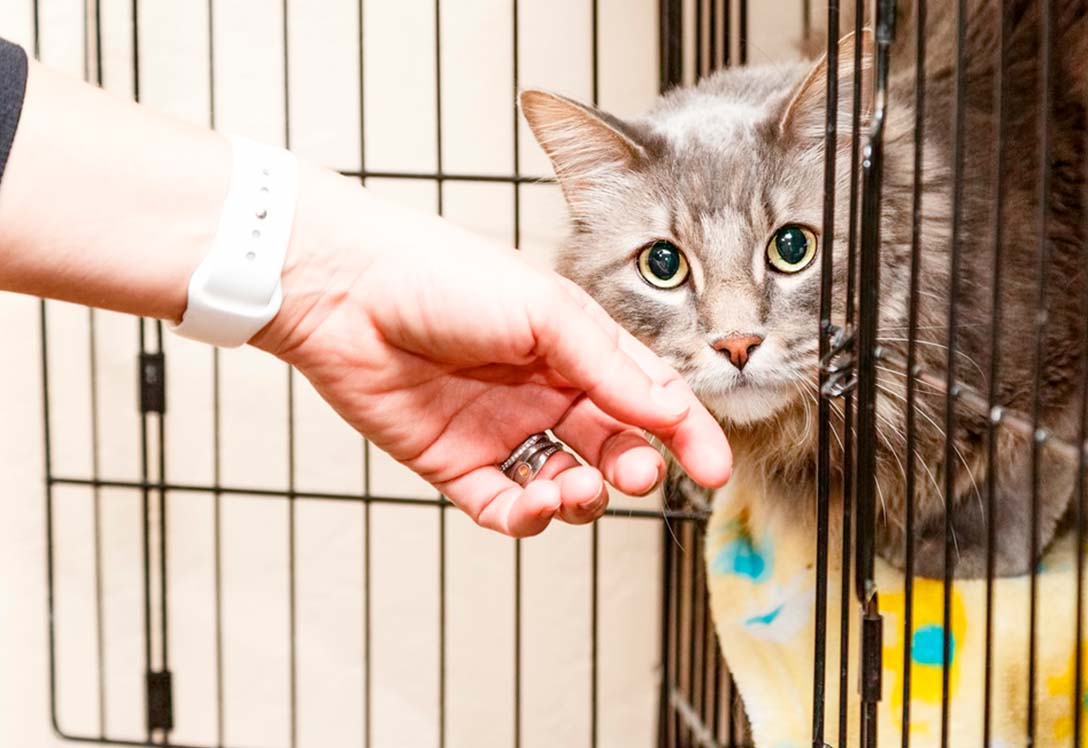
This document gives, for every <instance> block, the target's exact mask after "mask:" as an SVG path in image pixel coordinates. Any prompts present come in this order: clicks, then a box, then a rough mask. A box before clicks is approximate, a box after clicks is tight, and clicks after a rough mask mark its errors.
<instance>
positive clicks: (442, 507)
mask: <svg viewBox="0 0 1088 748" xmlns="http://www.w3.org/2000/svg"><path fill="white" fill-rule="evenodd" d="M434 112H435V126H434V130H435V166H436V167H437V173H438V180H437V182H436V183H435V188H436V190H437V192H438V215H440V216H441V215H443V213H444V212H445V202H444V201H445V194H444V189H443V188H444V187H445V182H444V180H443V178H442V175H443V173H444V171H443V162H442V0H434ZM441 498H442V502H441V503H440V504H439V505H438V509H437V511H438V748H444V747H445V745H446V506H447V502H446V499H445V497H441Z"/></svg>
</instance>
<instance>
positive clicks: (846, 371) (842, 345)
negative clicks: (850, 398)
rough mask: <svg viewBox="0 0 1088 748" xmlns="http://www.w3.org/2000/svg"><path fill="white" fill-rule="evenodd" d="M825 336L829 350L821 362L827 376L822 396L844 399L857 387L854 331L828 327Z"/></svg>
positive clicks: (821, 392)
mask: <svg viewBox="0 0 1088 748" xmlns="http://www.w3.org/2000/svg"><path fill="white" fill-rule="evenodd" d="M825 335H827V337H828V344H829V349H828V351H827V353H826V354H825V355H824V357H823V359H821V360H820V368H821V369H823V371H824V373H825V374H827V379H826V380H825V381H824V384H823V387H821V388H820V394H821V395H823V396H824V397H842V396H843V395H845V394H847V393H848V392H853V390H854V388H855V387H857V384H858V379H857V371H856V369H855V366H854V364H855V361H854V338H855V335H854V331H853V330H844V329H843V328H841V327H837V326H835V325H828V326H827V329H826V332H825Z"/></svg>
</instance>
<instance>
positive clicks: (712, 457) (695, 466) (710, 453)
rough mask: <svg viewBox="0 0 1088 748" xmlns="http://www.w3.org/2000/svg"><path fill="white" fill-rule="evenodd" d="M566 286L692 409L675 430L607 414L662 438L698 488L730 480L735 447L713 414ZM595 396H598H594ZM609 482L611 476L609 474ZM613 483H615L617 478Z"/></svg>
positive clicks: (570, 290) (569, 286) (659, 384)
mask: <svg viewBox="0 0 1088 748" xmlns="http://www.w3.org/2000/svg"><path fill="white" fill-rule="evenodd" d="M561 284H562V287H563V288H564V289H565V290H566V293H567V295H568V296H569V297H570V298H571V299H572V300H575V301H576V302H577V303H578V304H579V305H580V307H581V308H582V309H583V310H584V311H585V314H586V316H587V317H588V318H590V319H592V320H593V321H594V322H595V323H596V324H597V325H598V326H600V327H601V329H602V330H605V329H613V328H614V329H615V330H617V337H616V345H617V348H618V349H619V350H620V351H621V352H622V353H623V354H624V356H625V357H626V358H627V360H630V361H632V362H633V363H634V364H635V365H636V366H637V367H638V368H639V369H640V370H641V372H642V373H643V374H644V375H645V376H646V377H648V378H649V379H650V381H652V382H653V383H654V386H655V387H656V388H661V389H663V390H664V391H665V392H666V393H668V398H669V399H670V400H671V401H673V402H680V403H683V404H684V407H685V409H686V410H685V415H684V417H683V418H682V419H681V420H680V421H678V422H677V423H676V424H675V425H670V426H665V427H655V426H652V425H646V424H643V423H639V422H637V421H633V420H631V419H629V418H625V417H624V416H622V415H620V414H618V413H615V412H612V411H610V410H609V409H608V408H603V409H604V410H606V411H608V412H609V413H611V414H612V415H614V416H616V417H617V418H619V419H620V420H622V421H625V422H627V423H629V424H630V425H635V426H641V427H643V428H645V429H646V430H647V431H649V432H650V433H652V434H654V436H656V437H658V438H659V439H661V441H662V442H663V443H664V444H665V446H667V447H668V448H669V449H670V451H672V453H673V455H674V456H675V457H676V459H677V461H678V462H679V463H680V464H681V465H682V466H683V468H684V470H685V471H686V472H687V473H688V475H689V476H691V478H692V479H693V480H694V481H696V482H697V483H699V484H701V485H704V486H707V487H717V486H720V485H722V484H724V483H725V482H726V481H727V480H728V479H729V475H730V473H731V472H732V466H733V457H732V452H731V451H730V449H729V442H728V441H727V440H726V438H725V434H724V433H723V432H722V428H721V425H720V424H718V422H717V421H716V420H715V419H714V417H713V416H711V415H710V413H709V412H707V410H706V408H704V407H703V405H702V404H701V403H700V402H699V400H698V398H696V397H695V393H694V392H692V391H691V388H690V387H688V386H687V384H686V383H685V382H684V381H683V379H682V378H681V377H680V374H679V373H678V372H677V371H676V370H675V369H673V368H672V367H671V366H669V365H668V364H667V363H665V362H664V361H662V360H661V359H660V358H659V357H658V356H657V355H656V354H654V352H653V351H651V350H650V349H649V348H647V347H646V346H645V345H643V344H642V343H641V342H639V341H638V340H637V339H635V337H634V336H633V335H631V334H630V333H628V332H627V331H626V330H623V329H622V328H620V327H619V326H618V325H616V323H615V322H614V321H613V320H612V318H611V317H609V316H608V313H607V312H606V311H605V310H604V309H603V308H602V307H601V306H600V305H599V304H597V303H596V302H595V301H593V299H592V298H591V297H590V296H589V294H587V293H586V292H585V291H583V290H582V289H581V288H579V287H578V286H577V285H575V284H574V283H572V282H571V281H569V280H567V279H562V281H561ZM589 394H590V395H591V397H592V393H589ZM594 400H596V398H594ZM579 449H581V448H579ZM597 464H599V463H597ZM606 477H608V475H607V473H606ZM609 482H612V481H611V478H609ZM613 485H615V484H614V483H613ZM617 487H618V486H617ZM621 490H622V489H621Z"/></svg>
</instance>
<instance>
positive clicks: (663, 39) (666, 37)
mask: <svg viewBox="0 0 1088 748" xmlns="http://www.w3.org/2000/svg"><path fill="white" fill-rule="evenodd" d="M658 12H659V20H658V25H659V32H658V33H659V35H660V36H659V42H660V60H661V69H660V71H659V75H658V88H659V89H660V90H661V91H667V90H668V89H670V88H672V87H673V86H676V85H679V84H680V83H681V82H682V81H683V80H684V54H683V50H684V47H683V44H684V14H683V5H682V0H658Z"/></svg>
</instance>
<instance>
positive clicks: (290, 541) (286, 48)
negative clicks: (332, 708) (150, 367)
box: [280, 0, 298, 748]
mask: <svg viewBox="0 0 1088 748" xmlns="http://www.w3.org/2000/svg"><path fill="white" fill-rule="evenodd" d="M280 12H281V13H282V14H283V28H282V33H283V36H282V39H281V41H282V43H283V68H282V72H283V146H284V148H290V147H291V36H290V24H289V23H288V15H289V13H290V7H289V0H283V2H282V4H281V6H280ZM295 455H296V449H295V371H294V369H293V368H292V367H291V366H290V365H288V366H287V647H288V672H287V687H288V702H289V710H290V712H289V714H288V730H289V734H288V745H289V746H290V747H291V748H296V746H297V745H298V580H297V570H298V563H297V561H298V559H297V537H296V535H297V527H296V524H297V513H298V506H297V501H296V499H297V496H296V495H295V491H296V480H295V479H296V468H297V465H296V460H295Z"/></svg>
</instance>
